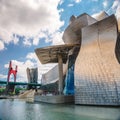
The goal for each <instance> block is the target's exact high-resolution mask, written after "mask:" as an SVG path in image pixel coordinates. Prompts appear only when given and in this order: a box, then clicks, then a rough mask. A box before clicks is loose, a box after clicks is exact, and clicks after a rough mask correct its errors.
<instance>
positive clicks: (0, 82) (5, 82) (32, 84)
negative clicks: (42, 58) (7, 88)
mask: <svg viewBox="0 0 120 120" xmlns="http://www.w3.org/2000/svg"><path fill="white" fill-rule="evenodd" d="M0 84H9V85H31V86H41V84H39V83H27V82H9V83H7V81H0Z"/></svg>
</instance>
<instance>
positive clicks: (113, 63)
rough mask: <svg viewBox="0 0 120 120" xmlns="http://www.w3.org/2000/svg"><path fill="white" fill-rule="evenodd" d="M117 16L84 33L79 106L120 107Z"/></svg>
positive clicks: (77, 93)
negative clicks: (116, 48) (116, 47)
mask: <svg viewBox="0 0 120 120" xmlns="http://www.w3.org/2000/svg"><path fill="white" fill-rule="evenodd" d="M117 31H118V30H117V22H116V18H115V16H114V15H112V16H110V17H108V18H106V19H103V20H101V21H99V22H97V23H95V24H93V25H90V26H87V27H85V28H83V29H82V41H81V48H80V51H79V54H78V56H77V59H76V62H75V72H74V74H75V75H74V76H75V104H93V105H120V65H119V63H118V61H117V58H116V55H115V46H116V40H117V34H118V33H117Z"/></svg>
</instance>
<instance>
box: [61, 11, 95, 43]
mask: <svg viewBox="0 0 120 120" xmlns="http://www.w3.org/2000/svg"><path fill="white" fill-rule="evenodd" d="M72 17H73V16H72ZM95 22H97V20H95V19H94V18H92V17H91V16H89V15H88V14H86V13H84V14H82V15H80V16H78V17H77V18H74V20H73V21H71V24H70V25H69V26H68V27H67V28H66V29H65V31H64V34H63V40H64V42H65V44H80V42H81V28H83V27H85V26H88V25H90V24H93V23H95Z"/></svg>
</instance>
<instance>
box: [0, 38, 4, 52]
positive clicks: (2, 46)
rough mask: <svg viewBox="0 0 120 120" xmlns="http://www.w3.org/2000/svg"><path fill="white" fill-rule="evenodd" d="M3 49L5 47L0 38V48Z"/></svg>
mask: <svg viewBox="0 0 120 120" xmlns="http://www.w3.org/2000/svg"><path fill="white" fill-rule="evenodd" d="M4 49H5V46H4V43H3V42H2V41H1V40H0V50H4Z"/></svg>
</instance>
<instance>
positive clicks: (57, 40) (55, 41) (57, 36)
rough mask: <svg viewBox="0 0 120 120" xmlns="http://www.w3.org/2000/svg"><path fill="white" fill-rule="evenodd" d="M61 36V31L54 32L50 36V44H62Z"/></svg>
mask: <svg viewBox="0 0 120 120" xmlns="http://www.w3.org/2000/svg"><path fill="white" fill-rule="evenodd" d="M62 36H63V33H60V32H56V33H54V35H53V36H51V37H52V45H60V44H64V42H63V40H62Z"/></svg>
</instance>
